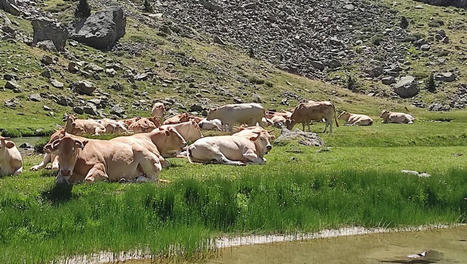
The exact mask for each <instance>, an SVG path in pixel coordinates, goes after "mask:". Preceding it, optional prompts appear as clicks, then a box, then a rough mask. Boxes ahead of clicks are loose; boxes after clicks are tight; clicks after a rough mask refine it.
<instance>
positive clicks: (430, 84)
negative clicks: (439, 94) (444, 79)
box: [426, 73, 436, 93]
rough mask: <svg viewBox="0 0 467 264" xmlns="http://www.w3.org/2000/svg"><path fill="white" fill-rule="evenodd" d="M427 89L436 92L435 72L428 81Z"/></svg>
mask: <svg viewBox="0 0 467 264" xmlns="http://www.w3.org/2000/svg"><path fill="white" fill-rule="evenodd" d="M426 89H427V90H428V91H430V92H432V93H434V92H436V83H435V75H434V74H433V73H431V74H430V77H428V81H427V82H426Z"/></svg>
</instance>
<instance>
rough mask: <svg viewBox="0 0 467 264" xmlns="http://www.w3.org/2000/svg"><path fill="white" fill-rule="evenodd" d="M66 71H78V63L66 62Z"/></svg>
mask: <svg viewBox="0 0 467 264" xmlns="http://www.w3.org/2000/svg"><path fill="white" fill-rule="evenodd" d="M68 71H69V72H71V73H77V72H78V71H79V69H78V65H77V64H76V63H75V62H72V61H71V62H70V63H68Z"/></svg>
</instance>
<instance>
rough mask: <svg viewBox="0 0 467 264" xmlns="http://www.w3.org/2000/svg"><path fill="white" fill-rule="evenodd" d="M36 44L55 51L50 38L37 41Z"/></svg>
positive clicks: (46, 49)
mask: <svg viewBox="0 0 467 264" xmlns="http://www.w3.org/2000/svg"><path fill="white" fill-rule="evenodd" d="M36 46H37V47H38V48H40V49H43V50H45V51H53V52H54V51H57V48H56V47H55V44H54V43H53V42H52V41H51V40H44V41H39V42H37V44H36Z"/></svg>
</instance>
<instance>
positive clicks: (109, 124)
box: [97, 118, 128, 135]
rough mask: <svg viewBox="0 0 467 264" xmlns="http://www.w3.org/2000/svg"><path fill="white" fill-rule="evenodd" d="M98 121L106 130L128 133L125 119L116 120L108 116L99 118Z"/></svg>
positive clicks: (112, 132)
mask: <svg viewBox="0 0 467 264" xmlns="http://www.w3.org/2000/svg"><path fill="white" fill-rule="evenodd" d="M97 122H98V123H99V124H101V125H103V126H104V127H105V132H106V133H110V134H117V135H118V134H126V133H128V129H127V128H126V126H125V123H124V122H123V121H116V120H112V119H108V118H104V119H101V120H97Z"/></svg>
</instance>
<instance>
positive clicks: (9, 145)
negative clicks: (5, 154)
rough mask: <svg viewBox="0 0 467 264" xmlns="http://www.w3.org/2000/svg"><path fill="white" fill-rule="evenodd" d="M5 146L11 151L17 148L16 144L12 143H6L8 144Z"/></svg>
mask: <svg viewBox="0 0 467 264" xmlns="http://www.w3.org/2000/svg"><path fill="white" fill-rule="evenodd" d="M5 146H6V147H7V148H9V149H11V148H14V147H15V143H13V142H11V141H6V144H5Z"/></svg>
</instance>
